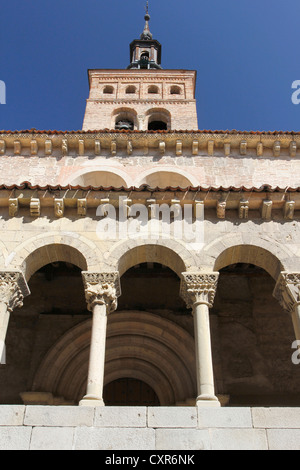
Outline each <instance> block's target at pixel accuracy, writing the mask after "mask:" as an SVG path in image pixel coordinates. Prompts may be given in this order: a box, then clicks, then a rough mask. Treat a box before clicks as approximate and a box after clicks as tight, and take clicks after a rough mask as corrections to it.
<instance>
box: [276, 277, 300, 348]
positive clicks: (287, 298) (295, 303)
mask: <svg viewBox="0 0 300 470" xmlns="http://www.w3.org/2000/svg"><path fill="white" fill-rule="evenodd" d="M273 296H274V297H275V299H277V300H278V302H279V303H280V305H281V306H282V308H283V309H284V310H285V311H286V312H288V313H289V314H290V316H291V319H292V323H293V327H294V332H295V338H296V339H297V340H299V341H300V273H290V272H286V271H282V272H281V273H280V275H279V277H278V280H277V283H276V286H275V289H274V291H273Z"/></svg>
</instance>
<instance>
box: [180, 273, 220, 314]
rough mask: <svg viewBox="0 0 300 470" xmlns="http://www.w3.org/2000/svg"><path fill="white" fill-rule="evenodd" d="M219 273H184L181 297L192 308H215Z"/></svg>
mask: <svg viewBox="0 0 300 470" xmlns="http://www.w3.org/2000/svg"><path fill="white" fill-rule="evenodd" d="M218 278H219V273H218V272H210V273H198V272H190V273H182V278H181V286H180V295H181V297H182V298H183V300H184V301H185V302H186V304H187V308H192V307H193V306H195V305H196V304H199V303H200V304H206V305H208V307H209V308H211V307H212V306H213V303H214V298H215V294H216V290H217V284H218Z"/></svg>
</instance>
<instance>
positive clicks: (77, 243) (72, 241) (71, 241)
mask: <svg viewBox="0 0 300 470" xmlns="http://www.w3.org/2000/svg"><path fill="white" fill-rule="evenodd" d="M7 261H8V263H7V269H19V270H21V271H22V272H23V273H24V276H25V279H26V280H27V281H28V280H29V279H30V277H31V276H32V275H33V274H34V273H35V272H36V271H37V270H38V269H40V268H41V267H42V266H45V265H46V264H49V263H52V262H55V261H66V262H69V263H72V264H74V265H75V266H78V267H79V268H80V269H82V270H84V271H87V270H90V271H95V268H96V269H97V268H98V266H99V264H100V260H99V259H98V249H97V247H96V245H95V244H94V243H93V242H91V241H90V240H87V239H84V238H83V237H82V236H79V235H77V234H74V236H72V235H70V233H68V234H65V233H53V234H51V235H45V234H39V235H37V236H35V237H32V238H30V239H29V240H26V241H25V242H24V243H22V244H20V245H19V246H18V247H17V248H16V250H15V251H14V252H13V253H11V256H10V255H8V258H7Z"/></svg>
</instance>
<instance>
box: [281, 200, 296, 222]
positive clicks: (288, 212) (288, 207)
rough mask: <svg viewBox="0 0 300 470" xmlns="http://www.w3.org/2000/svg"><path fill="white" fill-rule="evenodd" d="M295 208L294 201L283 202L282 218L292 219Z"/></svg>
mask: <svg viewBox="0 0 300 470" xmlns="http://www.w3.org/2000/svg"><path fill="white" fill-rule="evenodd" d="M294 210H295V201H286V202H285V204H284V218H285V219H286V220H293V218H294Z"/></svg>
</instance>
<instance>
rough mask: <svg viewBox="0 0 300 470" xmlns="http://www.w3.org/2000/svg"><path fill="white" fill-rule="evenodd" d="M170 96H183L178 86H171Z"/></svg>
mask: <svg viewBox="0 0 300 470" xmlns="http://www.w3.org/2000/svg"><path fill="white" fill-rule="evenodd" d="M170 94H171V95H180V94H181V88H180V87H179V86H177V85H173V86H171V89H170Z"/></svg>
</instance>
